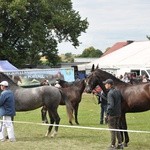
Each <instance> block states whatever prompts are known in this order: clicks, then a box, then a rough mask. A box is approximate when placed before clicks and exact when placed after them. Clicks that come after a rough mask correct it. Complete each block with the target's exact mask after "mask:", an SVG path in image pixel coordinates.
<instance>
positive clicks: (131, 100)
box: [85, 68, 150, 146]
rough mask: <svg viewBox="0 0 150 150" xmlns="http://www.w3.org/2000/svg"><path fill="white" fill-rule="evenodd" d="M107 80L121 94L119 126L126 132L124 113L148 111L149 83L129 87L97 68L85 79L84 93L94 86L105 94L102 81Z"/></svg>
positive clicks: (126, 141) (127, 138)
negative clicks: (111, 80) (109, 79)
mask: <svg viewBox="0 0 150 150" xmlns="http://www.w3.org/2000/svg"><path fill="white" fill-rule="evenodd" d="M108 78H111V79H113V81H114V83H115V86H116V88H118V89H119V90H120V91H121V94H122V96H123V102H122V116H121V119H122V120H121V123H122V124H121V126H122V129H125V130H127V123H126V117H125V114H126V113H129V112H143V111H147V110H150V83H146V84H142V83H141V84H137V85H131V84H128V83H125V82H122V81H121V80H119V79H118V78H116V77H115V76H113V75H111V74H109V73H108V72H106V71H103V70H101V69H98V68H97V69H95V70H93V69H92V73H91V74H90V75H89V76H88V77H87V79H86V84H87V85H86V88H85V90H86V92H88V93H91V91H92V90H93V89H94V88H95V87H96V85H100V86H101V88H102V89H103V91H104V92H106V89H105V87H104V85H103V83H102V81H104V80H106V79H108ZM124 135H125V146H127V144H128V142H129V136H128V133H127V132H124Z"/></svg>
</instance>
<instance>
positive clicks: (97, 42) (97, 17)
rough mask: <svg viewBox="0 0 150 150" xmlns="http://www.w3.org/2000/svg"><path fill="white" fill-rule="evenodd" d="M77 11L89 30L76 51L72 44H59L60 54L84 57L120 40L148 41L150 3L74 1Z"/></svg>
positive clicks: (140, 0)
mask: <svg viewBox="0 0 150 150" xmlns="http://www.w3.org/2000/svg"><path fill="white" fill-rule="evenodd" d="M72 2H73V9H74V10H76V11H79V14H80V16H81V17H82V19H85V18H87V20H88V22H89V27H88V29H87V30H86V33H83V34H82V35H81V37H80V38H79V40H80V42H81V43H82V44H81V45H80V46H79V47H77V49H75V48H74V47H73V46H72V45H71V44H70V43H65V42H63V43H62V44H60V45H59V47H58V48H59V54H65V53H68V52H71V53H72V54H81V53H82V52H83V50H84V49H85V48H88V47H90V46H93V47H94V48H96V49H100V50H101V51H103V52H104V51H105V50H106V48H107V47H111V46H112V45H113V44H115V43H116V42H119V41H127V40H134V41H145V40H147V38H146V35H149V36H150V0H72Z"/></svg>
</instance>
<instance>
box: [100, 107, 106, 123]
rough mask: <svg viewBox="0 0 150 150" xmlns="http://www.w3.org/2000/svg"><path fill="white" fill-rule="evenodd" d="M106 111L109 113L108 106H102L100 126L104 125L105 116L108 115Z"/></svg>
mask: <svg viewBox="0 0 150 150" xmlns="http://www.w3.org/2000/svg"><path fill="white" fill-rule="evenodd" d="M106 111H107V105H104V104H101V113H100V124H103V121H104V115H106ZM105 123H106V122H105Z"/></svg>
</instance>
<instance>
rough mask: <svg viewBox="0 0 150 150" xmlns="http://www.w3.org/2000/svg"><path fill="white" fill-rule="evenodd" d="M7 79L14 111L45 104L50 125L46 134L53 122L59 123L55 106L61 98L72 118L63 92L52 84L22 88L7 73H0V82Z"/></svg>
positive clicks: (32, 108)
mask: <svg viewBox="0 0 150 150" xmlns="http://www.w3.org/2000/svg"><path fill="white" fill-rule="evenodd" d="M4 80H5V81H8V83H9V87H10V89H11V90H12V91H13V92H14V96H15V109H16V111H30V110H34V109H37V108H40V107H41V106H43V105H44V106H46V108H47V110H48V114H49V117H50V123H51V125H50V126H49V128H48V131H47V133H46V136H48V134H49V133H50V132H51V130H52V128H53V124H54V123H55V124H57V125H59V122H60V117H59V115H58V112H57V108H58V106H59V104H60V102H61V101H62V100H63V101H64V103H65V104H66V108H67V112H68V116H69V118H70V120H71V119H72V117H73V116H72V106H71V103H70V101H69V100H68V99H67V97H66V96H65V94H64V93H63V92H62V91H61V90H59V89H58V88H55V87H53V86H41V87H35V88H22V87H19V86H18V85H17V84H16V83H14V82H13V81H12V80H11V79H10V78H9V77H8V76H7V75H5V74H3V73H0V82H1V81H4ZM57 131H58V126H55V131H54V133H53V134H52V135H51V136H52V137H53V136H55V135H56V134H57Z"/></svg>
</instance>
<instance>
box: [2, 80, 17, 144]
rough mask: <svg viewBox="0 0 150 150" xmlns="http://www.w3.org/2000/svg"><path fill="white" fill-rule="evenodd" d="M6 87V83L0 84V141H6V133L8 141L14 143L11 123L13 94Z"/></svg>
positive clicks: (13, 106) (13, 108)
mask: <svg viewBox="0 0 150 150" xmlns="http://www.w3.org/2000/svg"><path fill="white" fill-rule="evenodd" d="M8 85H9V84H8V82H7V81H2V82H1V83H0V88H1V90H2V92H1V95H0V117H2V121H1V124H0V141H2V142H4V141H5V140H6V138H5V132H6V131H7V134H8V139H9V141H10V142H15V141H16V140H15V135H14V126H13V123H12V117H14V116H15V115H16V112H15V101H14V94H13V92H12V91H11V90H10V89H9V88H8Z"/></svg>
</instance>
